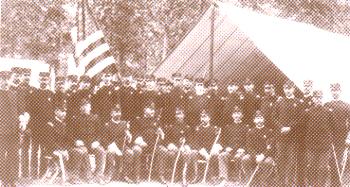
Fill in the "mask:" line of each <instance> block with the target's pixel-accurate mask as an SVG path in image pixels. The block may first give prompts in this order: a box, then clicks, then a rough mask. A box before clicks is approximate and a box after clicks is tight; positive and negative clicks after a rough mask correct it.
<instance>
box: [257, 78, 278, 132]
mask: <svg viewBox="0 0 350 187" xmlns="http://www.w3.org/2000/svg"><path fill="white" fill-rule="evenodd" d="M264 93H265V95H264V96H263V97H262V98H261V106H260V111H261V112H262V114H263V115H264V118H265V128H267V129H269V130H274V127H275V125H274V119H273V117H274V116H273V114H274V108H275V104H276V101H277V98H278V97H277V95H276V93H275V87H274V85H273V84H271V83H269V82H266V83H265V85H264Z"/></svg>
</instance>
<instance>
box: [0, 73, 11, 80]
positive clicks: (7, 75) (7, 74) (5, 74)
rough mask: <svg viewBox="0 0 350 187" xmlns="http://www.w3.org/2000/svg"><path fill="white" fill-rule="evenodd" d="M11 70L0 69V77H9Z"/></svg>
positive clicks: (4, 78)
mask: <svg viewBox="0 0 350 187" xmlns="http://www.w3.org/2000/svg"><path fill="white" fill-rule="evenodd" d="M10 74H11V72H9V71H0V79H3V80H7V79H9V78H10Z"/></svg>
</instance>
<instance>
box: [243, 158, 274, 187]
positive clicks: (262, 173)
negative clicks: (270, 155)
mask: <svg viewBox="0 0 350 187" xmlns="http://www.w3.org/2000/svg"><path fill="white" fill-rule="evenodd" d="M242 165H243V168H244V169H245V174H244V175H243V176H244V177H243V180H244V181H243V182H245V183H248V182H249V181H250V186H257V187H261V186H275V184H274V183H273V182H271V178H270V177H271V176H272V173H273V170H274V166H273V162H272V160H269V159H265V160H263V161H262V162H261V163H260V164H258V163H256V161H255V157H251V158H250V159H248V160H242ZM255 170H256V172H255V173H254V171H255Z"/></svg>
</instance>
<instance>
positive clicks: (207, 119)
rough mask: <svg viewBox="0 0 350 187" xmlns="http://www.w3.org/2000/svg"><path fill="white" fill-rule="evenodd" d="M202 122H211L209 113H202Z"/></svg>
mask: <svg viewBox="0 0 350 187" xmlns="http://www.w3.org/2000/svg"><path fill="white" fill-rule="evenodd" d="M201 122H203V123H209V122H210V117H209V115H207V114H202V115H201Z"/></svg>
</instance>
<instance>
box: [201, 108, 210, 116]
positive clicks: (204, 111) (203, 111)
mask: <svg viewBox="0 0 350 187" xmlns="http://www.w3.org/2000/svg"><path fill="white" fill-rule="evenodd" d="M201 115H207V116H209V112H208V111H206V110H205V109H203V110H202V112H201Z"/></svg>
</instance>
